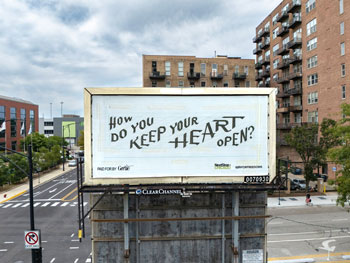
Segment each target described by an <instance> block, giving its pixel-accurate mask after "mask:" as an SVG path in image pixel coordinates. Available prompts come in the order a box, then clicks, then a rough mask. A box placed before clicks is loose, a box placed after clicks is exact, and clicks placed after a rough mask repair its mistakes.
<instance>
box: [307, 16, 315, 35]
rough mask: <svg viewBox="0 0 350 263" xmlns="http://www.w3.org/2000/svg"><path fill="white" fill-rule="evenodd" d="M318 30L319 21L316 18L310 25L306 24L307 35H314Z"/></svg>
mask: <svg viewBox="0 0 350 263" xmlns="http://www.w3.org/2000/svg"><path fill="white" fill-rule="evenodd" d="M316 30H317V20H316V18H314V19H312V20H311V21H310V22H309V23H307V24H306V35H307V36H309V35H311V34H312V33H315V32H316Z"/></svg>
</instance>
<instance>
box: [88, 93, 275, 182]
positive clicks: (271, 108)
mask: <svg viewBox="0 0 350 263" xmlns="http://www.w3.org/2000/svg"><path fill="white" fill-rule="evenodd" d="M94 95H105V96H108V95H109V96H115V95H135V96H138V95H149V96H171V95H174V96H179V95H182V96H186V95H187V96H193V95H196V96H205V95H214V96H215V95H216V96H217V95H220V96H222V95H228V96H234V95H237V96H242V95H261V96H268V103H269V105H268V144H269V146H268V155H269V156H268V165H269V168H268V171H269V174H268V175H269V176H270V182H271V181H272V180H273V179H274V178H275V176H276V169H275V167H276V112H275V103H276V89H275V88H85V89H84V151H85V163H84V172H85V181H84V184H85V185H125V184H128V185H141V184H223V183H236V184H239V183H243V182H244V176H222V177H221V176H215V177H213V176H195V177H189V176H178V177H151V178H92V158H93V157H92V152H91V150H92V148H91V144H92V142H91V118H92V114H91V106H92V96H94Z"/></svg>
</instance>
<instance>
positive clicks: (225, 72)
mask: <svg viewBox="0 0 350 263" xmlns="http://www.w3.org/2000/svg"><path fill="white" fill-rule="evenodd" d="M227 73H228V66H227V65H224V75H225V76H227Z"/></svg>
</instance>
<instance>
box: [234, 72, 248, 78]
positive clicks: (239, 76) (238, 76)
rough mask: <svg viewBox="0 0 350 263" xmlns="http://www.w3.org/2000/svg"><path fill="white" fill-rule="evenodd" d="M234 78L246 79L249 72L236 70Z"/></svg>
mask: <svg viewBox="0 0 350 263" xmlns="http://www.w3.org/2000/svg"><path fill="white" fill-rule="evenodd" d="M232 78H233V79H246V78H247V73H238V72H234V73H233V75H232Z"/></svg>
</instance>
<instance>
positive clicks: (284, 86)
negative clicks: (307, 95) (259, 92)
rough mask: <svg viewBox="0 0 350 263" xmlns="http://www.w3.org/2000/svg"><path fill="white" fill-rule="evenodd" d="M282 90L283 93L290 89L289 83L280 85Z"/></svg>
mask: <svg viewBox="0 0 350 263" xmlns="http://www.w3.org/2000/svg"><path fill="white" fill-rule="evenodd" d="M282 89H283V91H284V92H286V91H288V90H289V89H290V86H289V83H283V84H282Z"/></svg>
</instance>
